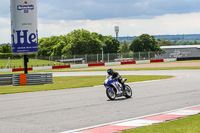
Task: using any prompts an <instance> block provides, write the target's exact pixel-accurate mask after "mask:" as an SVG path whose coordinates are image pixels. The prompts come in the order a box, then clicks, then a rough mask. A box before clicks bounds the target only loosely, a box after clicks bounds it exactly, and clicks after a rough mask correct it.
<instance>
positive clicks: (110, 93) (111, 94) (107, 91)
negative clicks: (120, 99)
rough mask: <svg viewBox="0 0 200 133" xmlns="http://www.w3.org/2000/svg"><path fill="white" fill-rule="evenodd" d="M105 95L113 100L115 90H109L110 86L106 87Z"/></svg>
mask: <svg viewBox="0 0 200 133" xmlns="http://www.w3.org/2000/svg"><path fill="white" fill-rule="evenodd" d="M106 95H107V97H108V98H109V99H110V100H115V98H116V92H115V91H114V90H113V92H111V89H110V88H106Z"/></svg>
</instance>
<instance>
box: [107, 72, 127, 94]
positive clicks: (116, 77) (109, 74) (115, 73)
mask: <svg viewBox="0 0 200 133" xmlns="http://www.w3.org/2000/svg"><path fill="white" fill-rule="evenodd" d="M107 73H108V76H112V78H115V79H117V80H118V81H119V83H121V85H122V90H124V89H125V84H124V81H123V79H122V77H121V76H120V75H119V73H118V72H115V71H113V69H112V68H109V69H108V70H107ZM121 93H122V92H121Z"/></svg>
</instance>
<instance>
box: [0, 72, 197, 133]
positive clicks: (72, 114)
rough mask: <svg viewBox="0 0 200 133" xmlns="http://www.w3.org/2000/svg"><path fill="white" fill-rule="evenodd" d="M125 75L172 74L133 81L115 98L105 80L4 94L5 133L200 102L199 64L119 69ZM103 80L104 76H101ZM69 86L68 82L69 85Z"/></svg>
mask: <svg viewBox="0 0 200 133" xmlns="http://www.w3.org/2000/svg"><path fill="white" fill-rule="evenodd" d="M119 73H120V75H124V76H123V78H126V76H125V75H173V76H175V77H174V78H171V79H165V80H154V81H145V82H137V83H128V84H129V86H130V87H131V88H132V90H133V97H132V98H130V99H126V98H123V97H122V98H117V99H116V100H114V101H110V100H109V99H108V98H107V96H106V93H105V88H104V86H103V85H101V86H94V87H85V88H75V89H66V90H55V91H41V92H30V93H17V94H6V95H0V105H1V107H0V132H1V133H11V132H14V133H59V132H65V131H71V130H76V129H81V128H85V127H92V126H95V125H101V124H105V123H111V122H115V121H122V120H126V119H132V118H137V117H141V116H147V115H151V114H157V113H160V112H166V111H171V110H176V109H180V108H185V107H191V106H195V105H199V104H200V87H199V81H200V70H151V71H147V70H146V71H119ZM81 75H82V76H83V75H84V76H85V75H106V72H103V71H93V72H91V71H89V72H55V73H53V76H81ZM100 82H102V83H103V81H100ZM66 86H67V85H66Z"/></svg>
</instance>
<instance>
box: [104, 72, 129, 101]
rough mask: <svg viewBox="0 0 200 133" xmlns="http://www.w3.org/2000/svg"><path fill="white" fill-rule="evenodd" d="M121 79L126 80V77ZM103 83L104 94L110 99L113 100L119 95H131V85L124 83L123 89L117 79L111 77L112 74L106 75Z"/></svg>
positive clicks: (127, 96)
mask: <svg viewBox="0 0 200 133" xmlns="http://www.w3.org/2000/svg"><path fill="white" fill-rule="evenodd" d="M123 81H124V82H126V81H127V79H123ZM103 85H104V86H105V88H106V95H107V97H108V98H109V99H110V100H115V98H116V97H121V96H125V97H126V98H130V97H131V96H132V89H131V87H130V86H128V85H126V84H125V89H123V87H122V85H121V84H120V83H119V82H118V80H116V79H114V78H112V76H107V77H106V79H105V81H104V83H103Z"/></svg>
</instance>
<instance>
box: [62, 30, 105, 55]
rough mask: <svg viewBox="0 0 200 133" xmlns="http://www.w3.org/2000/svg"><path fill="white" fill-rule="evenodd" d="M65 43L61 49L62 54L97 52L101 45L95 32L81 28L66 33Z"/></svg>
mask: <svg viewBox="0 0 200 133" xmlns="http://www.w3.org/2000/svg"><path fill="white" fill-rule="evenodd" d="M66 43H67V45H66V46H65V47H64V48H63V50H62V54H63V55H76V54H78V55H80V54H97V53H99V52H100V51H101V47H102V42H101V40H99V36H98V35H97V34H95V33H90V32H89V31H87V30H83V29H82V30H74V31H73V32H71V33H69V34H67V36H66Z"/></svg>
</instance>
